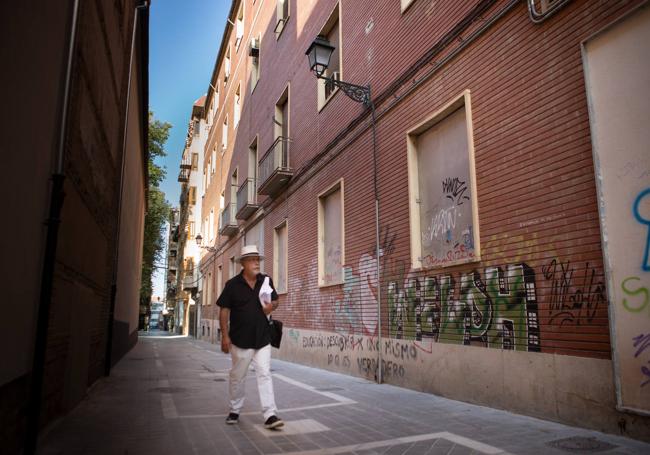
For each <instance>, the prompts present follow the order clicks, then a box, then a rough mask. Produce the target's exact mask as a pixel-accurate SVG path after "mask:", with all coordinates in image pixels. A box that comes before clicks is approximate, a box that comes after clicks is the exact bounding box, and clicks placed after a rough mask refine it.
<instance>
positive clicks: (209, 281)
mask: <svg viewBox="0 0 650 455" xmlns="http://www.w3.org/2000/svg"><path fill="white" fill-rule="evenodd" d="M206 284H207V287H208V292H206V294H207V299H208V301H207V302H206V303H207V304H208V305H212V303H213V300H212V289H213V288H212V272H208V281H207V283H206Z"/></svg>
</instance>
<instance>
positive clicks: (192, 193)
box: [189, 186, 196, 205]
mask: <svg viewBox="0 0 650 455" xmlns="http://www.w3.org/2000/svg"><path fill="white" fill-rule="evenodd" d="M189 200H190V205H195V204H196V187H195V186H191V187H190V197H189Z"/></svg>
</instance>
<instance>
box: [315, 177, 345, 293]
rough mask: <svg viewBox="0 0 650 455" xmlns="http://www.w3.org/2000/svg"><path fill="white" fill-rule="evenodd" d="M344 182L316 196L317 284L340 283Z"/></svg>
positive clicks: (343, 254)
mask: <svg viewBox="0 0 650 455" xmlns="http://www.w3.org/2000/svg"><path fill="white" fill-rule="evenodd" d="M344 232H345V231H344V209H343V180H339V181H338V182H337V183H336V184H334V185H333V186H332V187H330V188H329V189H328V190H327V191H325V192H324V193H322V194H320V195H319V196H318V284H319V286H329V285H332V284H340V283H342V282H343V263H344V261H345V242H344Z"/></svg>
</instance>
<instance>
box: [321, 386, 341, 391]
mask: <svg viewBox="0 0 650 455" xmlns="http://www.w3.org/2000/svg"><path fill="white" fill-rule="evenodd" d="M316 390H318V391H319V392H334V391H335V390H343V388H342V387H320V388H317V389H316Z"/></svg>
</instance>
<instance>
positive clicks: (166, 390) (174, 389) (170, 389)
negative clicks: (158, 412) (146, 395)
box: [149, 387, 187, 393]
mask: <svg viewBox="0 0 650 455" xmlns="http://www.w3.org/2000/svg"><path fill="white" fill-rule="evenodd" d="M149 392H160V393H183V392H187V389H184V388H182V387H156V388H153V389H149Z"/></svg>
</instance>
